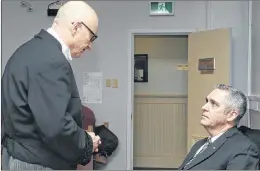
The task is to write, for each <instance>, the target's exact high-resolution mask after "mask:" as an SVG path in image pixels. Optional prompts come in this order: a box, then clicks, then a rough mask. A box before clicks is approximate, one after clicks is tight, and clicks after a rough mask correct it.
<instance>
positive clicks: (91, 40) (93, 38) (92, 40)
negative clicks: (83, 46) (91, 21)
mask: <svg viewBox="0 0 260 171" xmlns="http://www.w3.org/2000/svg"><path fill="white" fill-rule="evenodd" d="M80 23H81V24H82V25H83V26H85V27H86V28H87V29H88V30H89V32H90V33H91V34H92V35H93V36H92V37H91V39H90V42H94V40H96V39H97V38H98V35H97V34H96V33H94V32H93V31H92V30H91V29H90V28H89V27H88V26H87V25H86V24H85V23H83V22H82V21H81V22H80Z"/></svg>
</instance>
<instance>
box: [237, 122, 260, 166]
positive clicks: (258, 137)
mask: <svg viewBox="0 0 260 171" xmlns="http://www.w3.org/2000/svg"><path fill="white" fill-rule="evenodd" d="M238 129H239V130H240V131H241V132H242V133H243V134H244V135H245V136H247V137H248V138H249V139H250V140H251V141H252V142H254V143H255V144H256V146H257V147H258V150H259V160H260V130H258V129H251V128H248V127H246V126H240V127H239V128H238ZM259 168H260V162H259Z"/></svg>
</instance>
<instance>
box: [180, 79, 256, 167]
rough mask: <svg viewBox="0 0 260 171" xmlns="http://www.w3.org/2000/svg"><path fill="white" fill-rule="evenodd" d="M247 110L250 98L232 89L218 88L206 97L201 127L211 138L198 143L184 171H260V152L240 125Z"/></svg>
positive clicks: (224, 86) (185, 164) (220, 86)
mask: <svg viewBox="0 0 260 171" xmlns="http://www.w3.org/2000/svg"><path fill="white" fill-rule="evenodd" d="M246 107H247V99H246V96H245V95H244V94H243V93H242V92H241V91H239V90H236V89H234V88H232V87H230V86H226V85H223V84H221V85H217V87H216V88H215V89H214V90H213V91H212V92H211V93H210V94H209V95H208V96H207V97H206V104H205V105H204V106H203V107H202V117H201V121H200V124H201V125H202V126H204V128H205V129H206V131H207V132H208V133H209V137H208V138H205V139H202V140H200V141H198V142H197V143H195V145H194V146H193V147H192V149H191V151H190V152H189V154H188V155H187V156H186V158H185V160H184V162H183V163H182V165H181V166H180V167H179V169H180V170H246V169H249V170H257V169H258V168H259V156H258V153H259V150H258V148H257V146H256V145H255V144H254V143H253V142H252V141H250V140H249V139H248V138H247V137H246V136H245V135H243V133H242V132H240V131H239V130H238V129H237V124H238V123H239V121H240V119H241V118H242V117H243V116H244V114H245V112H246Z"/></svg>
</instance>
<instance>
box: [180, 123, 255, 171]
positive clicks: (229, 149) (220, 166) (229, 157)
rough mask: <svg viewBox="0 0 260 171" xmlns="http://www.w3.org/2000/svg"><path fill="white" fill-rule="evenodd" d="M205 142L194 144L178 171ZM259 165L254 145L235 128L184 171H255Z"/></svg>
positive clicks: (197, 157) (204, 140)
mask: <svg viewBox="0 0 260 171" xmlns="http://www.w3.org/2000/svg"><path fill="white" fill-rule="evenodd" d="M205 142H206V139H203V140H200V141H198V142H197V143H195V144H194V146H193V147H192V149H191V150H190V152H189V154H188V155H187V157H186V158H185V160H184V162H183V163H182V165H181V166H180V167H179V170H182V169H183V168H184V166H185V164H186V163H187V162H188V161H189V160H190V159H191V158H192V157H193V156H194V155H195V153H196V152H197V150H198V149H199V148H200V147H201V146H202V145H203V144H204V143H205ZM258 163H259V157H258V149H257V147H256V145H255V144H254V143H253V142H251V141H250V140H249V139H248V138H247V137H246V136H244V135H243V134H242V133H241V132H240V131H238V129H237V128H231V129H230V130H228V131H227V132H226V133H224V134H223V135H221V136H220V137H219V138H218V139H217V140H216V141H214V142H213V143H212V144H211V145H210V146H209V147H208V148H207V149H206V150H205V151H204V152H202V153H201V154H199V155H198V156H196V158H195V159H194V160H193V161H192V162H191V163H190V164H189V165H188V166H187V167H186V168H185V169H186V170H257V169H258Z"/></svg>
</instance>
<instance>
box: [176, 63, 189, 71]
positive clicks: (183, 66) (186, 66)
mask: <svg viewBox="0 0 260 171" xmlns="http://www.w3.org/2000/svg"><path fill="white" fill-rule="evenodd" d="M177 70H188V64H179V65H178V66H177Z"/></svg>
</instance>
